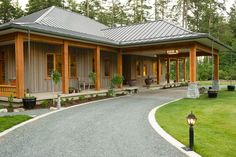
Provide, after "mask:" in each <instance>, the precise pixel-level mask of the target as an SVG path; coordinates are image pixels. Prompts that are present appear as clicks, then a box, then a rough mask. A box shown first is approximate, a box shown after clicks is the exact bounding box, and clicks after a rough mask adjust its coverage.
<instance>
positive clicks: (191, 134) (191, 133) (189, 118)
mask: <svg viewBox="0 0 236 157" xmlns="http://www.w3.org/2000/svg"><path fill="white" fill-rule="evenodd" d="M196 120H197V118H196V116H195V115H194V114H193V113H192V112H191V113H190V114H189V115H188V116H187V122H188V124H189V150H192V149H193V146H194V131H193V126H194V124H195V123H196Z"/></svg>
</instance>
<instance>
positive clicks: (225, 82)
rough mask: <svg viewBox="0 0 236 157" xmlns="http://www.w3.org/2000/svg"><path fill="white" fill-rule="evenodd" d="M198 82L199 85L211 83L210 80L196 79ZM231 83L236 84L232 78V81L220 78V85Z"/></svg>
mask: <svg viewBox="0 0 236 157" xmlns="http://www.w3.org/2000/svg"><path fill="white" fill-rule="evenodd" d="M198 83H199V84H200V85H212V81H198ZM231 83H232V84H234V85H236V81H235V80H232V81H229V80H220V85H230V84H231Z"/></svg>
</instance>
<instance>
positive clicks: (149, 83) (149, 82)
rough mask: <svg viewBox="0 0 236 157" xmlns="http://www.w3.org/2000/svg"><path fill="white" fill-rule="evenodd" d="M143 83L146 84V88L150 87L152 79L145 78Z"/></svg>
mask: <svg viewBox="0 0 236 157" xmlns="http://www.w3.org/2000/svg"><path fill="white" fill-rule="evenodd" d="M145 83H146V85H147V86H150V85H151V84H152V79H151V78H149V77H148V78H146V79H145Z"/></svg>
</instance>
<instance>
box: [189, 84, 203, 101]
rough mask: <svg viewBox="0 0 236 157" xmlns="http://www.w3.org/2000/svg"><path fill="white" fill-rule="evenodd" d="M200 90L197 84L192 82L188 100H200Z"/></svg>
mask: <svg viewBox="0 0 236 157" xmlns="http://www.w3.org/2000/svg"><path fill="white" fill-rule="evenodd" d="M199 96H200V94H199V90H198V85H197V83H196V82H192V83H189V84H188V91H187V98H192V99H196V98H199Z"/></svg>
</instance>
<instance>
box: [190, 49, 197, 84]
mask: <svg viewBox="0 0 236 157" xmlns="http://www.w3.org/2000/svg"><path fill="white" fill-rule="evenodd" d="M189 74H190V76H189V78H190V82H196V81H197V76H196V74H197V55H196V45H194V46H192V47H191V48H190V52H189Z"/></svg>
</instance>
